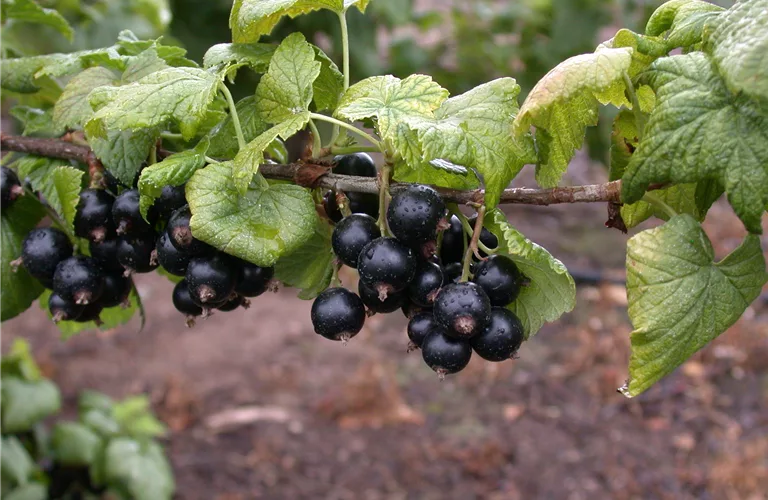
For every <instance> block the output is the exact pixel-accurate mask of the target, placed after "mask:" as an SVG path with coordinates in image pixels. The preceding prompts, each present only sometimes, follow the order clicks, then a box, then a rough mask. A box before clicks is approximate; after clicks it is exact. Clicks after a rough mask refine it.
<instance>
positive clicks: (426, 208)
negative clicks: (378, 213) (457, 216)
mask: <svg viewBox="0 0 768 500" xmlns="http://www.w3.org/2000/svg"><path fill="white" fill-rule="evenodd" d="M444 215H445V203H443V200H442V198H440V195H439V194H438V193H437V191H435V190H434V189H432V188H431V187H429V186H422V185H410V186H408V187H407V188H405V189H402V190H400V191H398V192H397V193H396V194H395V195H394V196H393V197H392V201H391V203H390V204H389V209H388V210H387V223H388V224H389V229H390V230H391V231H392V234H394V235H395V237H396V238H397V239H398V240H400V241H402V242H403V243H405V244H407V245H410V246H417V245H421V244H423V243H426V242H428V241H434V239H435V234H436V232H437V225H438V223H439V222H440V219H442V218H443V216H444Z"/></svg>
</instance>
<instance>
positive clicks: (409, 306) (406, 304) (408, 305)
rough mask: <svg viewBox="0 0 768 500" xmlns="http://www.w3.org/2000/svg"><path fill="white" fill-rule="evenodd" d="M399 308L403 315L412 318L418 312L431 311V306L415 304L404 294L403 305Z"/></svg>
mask: <svg viewBox="0 0 768 500" xmlns="http://www.w3.org/2000/svg"><path fill="white" fill-rule="evenodd" d="M400 310H401V311H402V312H403V316H405V317H406V318H408V319H411V318H413V317H414V316H415V315H417V314H419V313H420V312H430V313H431V312H432V309H431V308H428V307H421V306H417V305H416V304H414V303H413V302H411V300H410V299H409V298H408V297H407V296H406V297H405V300H404V301H403V306H402V307H401V308H400Z"/></svg>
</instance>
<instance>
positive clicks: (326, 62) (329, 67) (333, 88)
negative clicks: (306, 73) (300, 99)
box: [313, 46, 344, 111]
mask: <svg viewBox="0 0 768 500" xmlns="http://www.w3.org/2000/svg"><path fill="white" fill-rule="evenodd" d="M313 48H314V49H315V60H317V61H318V62H320V74H318V76H317V79H316V80H315V83H314V86H313V89H314V100H315V108H316V110H317V111H333V110H335V109H336V106H338V105H339V100H340V99H341V95H342V94H343V93H344V75H343V74H342V73H341V71H339V68H338V67H337V66H336V63H334V62H333V61H332V60H331V58H330V57H328V56H327V55H326V53H325V52H323V51H322V50H321V49H320V47H316V46H313Z"/></svg>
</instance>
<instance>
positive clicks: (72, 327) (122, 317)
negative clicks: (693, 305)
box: [40, 290, 139, 340]
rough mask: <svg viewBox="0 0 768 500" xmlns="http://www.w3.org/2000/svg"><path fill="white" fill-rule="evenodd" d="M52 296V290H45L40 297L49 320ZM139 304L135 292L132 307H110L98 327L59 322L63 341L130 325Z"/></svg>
mask: <svg viewBox="0 0 768 500" xmlns="http://www.w3.org/2000/svg"><path fill="white" fill-rule="evenodd" d="M50 294H51V292H50V290H45V292H44V293H43V294H42V295H41V296H40V308H41V309H43V310H45V311H46V314H48V317H49V318H51V314H50V312H49V311H48V297H50ZM138 304H139V301H138V298H137V296H136V291H135V290H134V291H133V292H131V295H130V306H128V307H126V308H124V307H123V306H115V307H110V308H108V309H104V310H103V311H102V312H101V315H100V316H99V317H100V318H101V321H102V323H101V325H97V324H96V323H95V322H93V321H87V322H85V323H78V322H76V321H59V322H58V323H56V327H57V328H58V329H59V331H60V332H61V339H62V340H67V339H69V338H72V337H74V336H75V335H77V334H78V333H81V332H85V331H88V330H102V331H107V330H112V329H113V328H117V327H118V326H120V325H124V324H126V323H128V321H130V320H131V318H133V316H134V314H136V311H137V309H138V307H139V305H138Z"/></svg>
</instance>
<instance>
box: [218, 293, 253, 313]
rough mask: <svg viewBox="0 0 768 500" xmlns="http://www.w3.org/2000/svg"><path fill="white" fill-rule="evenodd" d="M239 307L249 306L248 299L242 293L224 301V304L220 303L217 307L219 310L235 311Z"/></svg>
mask: <svg viewBox="0 0 768 500" xmlns="http://www.w3.org/2000/svg"><path fill="white" fill-rule="evenodd" d="M239 307H243V308H245V309H247V308H248V300H247V299H246V298H245V297H243V296H242V295H235V296H234V297H233V298H231V299H229V300H228V301H226V302H224V303H223V304H222V305H220V306H219V307H217V308H216V309H218V310H219V311H224V312H230V311H234V310H235V309H237V308H239Z"/></svg>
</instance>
